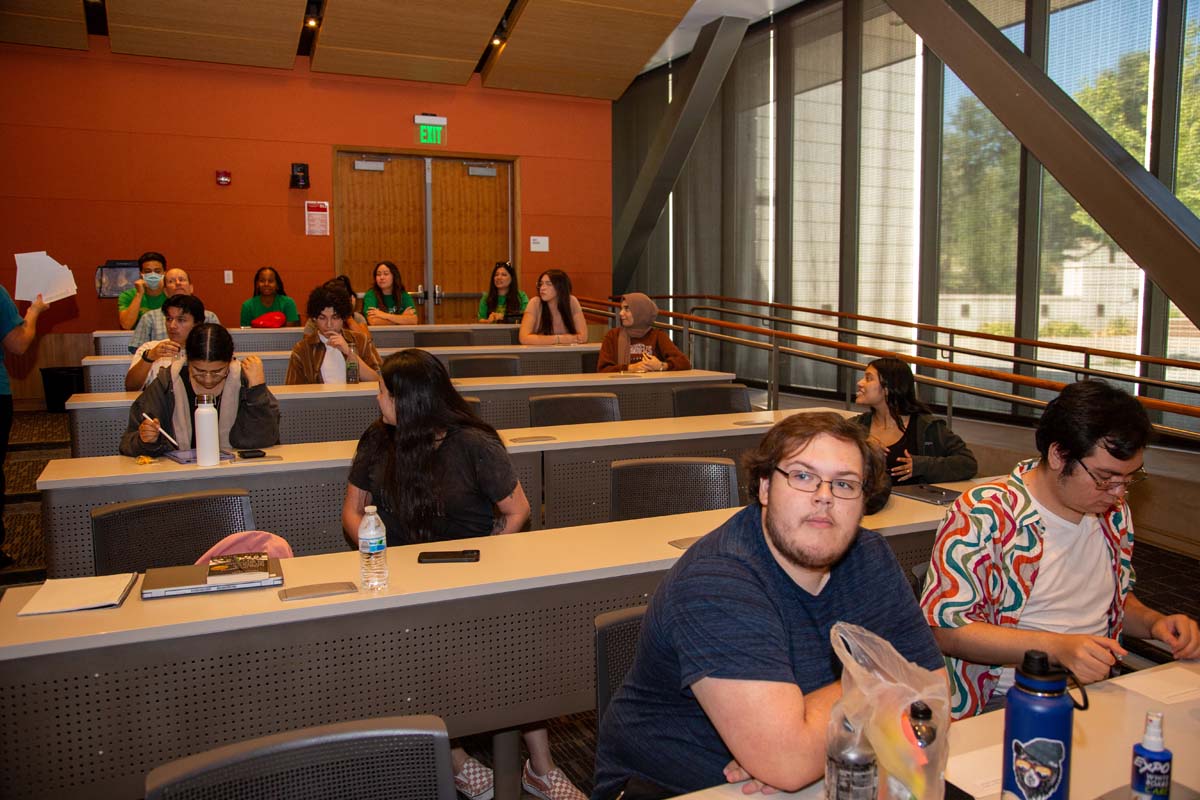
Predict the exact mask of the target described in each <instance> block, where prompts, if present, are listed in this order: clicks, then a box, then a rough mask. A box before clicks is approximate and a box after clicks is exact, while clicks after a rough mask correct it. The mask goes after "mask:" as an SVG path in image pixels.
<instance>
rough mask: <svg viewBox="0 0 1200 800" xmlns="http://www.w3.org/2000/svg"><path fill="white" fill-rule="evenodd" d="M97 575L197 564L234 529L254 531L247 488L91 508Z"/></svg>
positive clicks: (163, 497) (235, 531)
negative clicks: (200, 557) (205, 552)
mask: <svg viewBox="0 0 1200 800" xmlns="http://www.w3.org/2000/svg"><path fill="white" fill-rule="evenodd" d="M91 518H92V552H93V554H94V556H93V557H94V559H95V565H96V574H97V575H109V574H112V573H114V572H145V571H146V570H147V569H149V568H150V567H175V566H179V565H181V564H193V563H195V561H196V559H197V558H198V557H199V556H200V554H201V553H203V552H204V551H205V550H208V549H209V548H210V547H212V546H213V545H215V544H216V543H217V542H219V541H220V540H221V539H223V538H225V537H226V536H228V535H229V534H231V533H238V532H240V531H252V530H254V528H255V525H254V511H253V509H252V508H251V506H250V493H249V492H247V491H246V490H244V489H212V490H208V491H203V492H187V493H185V494H173V495H163V496H162V497H154V498H151V499H149V500H130V501H127V502H124V503H112V504H110V505H106V506H99V507H97V508H93V509H92V510H91Z"/></svg>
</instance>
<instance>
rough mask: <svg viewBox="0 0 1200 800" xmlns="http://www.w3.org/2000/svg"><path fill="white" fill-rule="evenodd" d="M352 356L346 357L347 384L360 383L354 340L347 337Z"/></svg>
mask: <svg viewBox="0 0 1200 800" xmlns="http://www.w3.org/2000/svg"><path fill="white" fill-rule="evenodd" d="M346 344H348V345H349V346H350V355H348V356H346V383H358V361H357V360H356V359H355V358H354V340H353V339H351V338H350V337H349V336H347V337H346Z"/></svg>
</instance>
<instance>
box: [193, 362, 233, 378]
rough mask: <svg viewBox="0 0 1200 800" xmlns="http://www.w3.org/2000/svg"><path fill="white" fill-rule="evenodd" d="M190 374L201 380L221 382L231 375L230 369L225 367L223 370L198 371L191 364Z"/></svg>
mask: <svg viewBox="0 0 1200 800" xmlns="http://www.w3.org/2000/svg"><path fill="white" fill-rule="evenodd" d="M188 372H190V373H192V377H193V378H200V379H203V380H207V381H219V380H221V379H222V378H224V377H226V376H227V375H229V367H225V368H223V369H196V368H195V367H193V366H192V365H191V364H189V365H188Z"/></svg>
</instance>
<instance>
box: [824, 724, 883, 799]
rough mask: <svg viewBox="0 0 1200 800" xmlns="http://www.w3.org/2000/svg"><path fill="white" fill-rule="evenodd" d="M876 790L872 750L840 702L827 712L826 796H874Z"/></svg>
mask: <svg viewBox="0 0 1200 800" xmlns="http://www.w3.org/2000/svg"><path fill="white" fill-rule="evenodd" d="M856 734H857V735H856ZM878 793H879V768H878V766H877V765H876V763H875V751H874V750H873V749H872V748H871V744H870V742H868V741H867V737H866V736H863V735H862V734H861V732H857V731H855V730H854V726H852V725H851V724H850V720H848V719H846V715H845V713H844V712H843V711H842V705H841V703H840V702H839V703H837V704H835V705H834V707H833V710H832V711H831V712H830V715H829V728H828V729H827V731H826V734H825V797H826V800H875V797H876V796H877V795H878Z"/></svg>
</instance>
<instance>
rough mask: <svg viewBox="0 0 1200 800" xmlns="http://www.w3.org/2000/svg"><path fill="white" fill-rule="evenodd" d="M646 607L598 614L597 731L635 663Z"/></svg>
mask: <svg viewBox="0 0 1200 800" xmlns="http://www.w3.org/2000/svg"><path fill="white" fill-rule="evenodd" d="M645 613H646V607H645V606H636V607H635V608H622V609H618V610H617V611H607V612H605V613H603V614H600V615H599V616H597V617H596V730H597V731H599V730H600V720H602V719H604V712H605V710H607V709H608V703H609V701H610V700H612V696H613V695H614V694H616V693H617V689H619V688H621V683H622V682H623V681H624V680H625V675H626V674H627V673H628V672H629V668H630V667H632V666H633V656H634V654H635V653H637V640H638V635H639V634H640V633H641V631H642V617H643V616H644V615H645Z"/></svg>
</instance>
